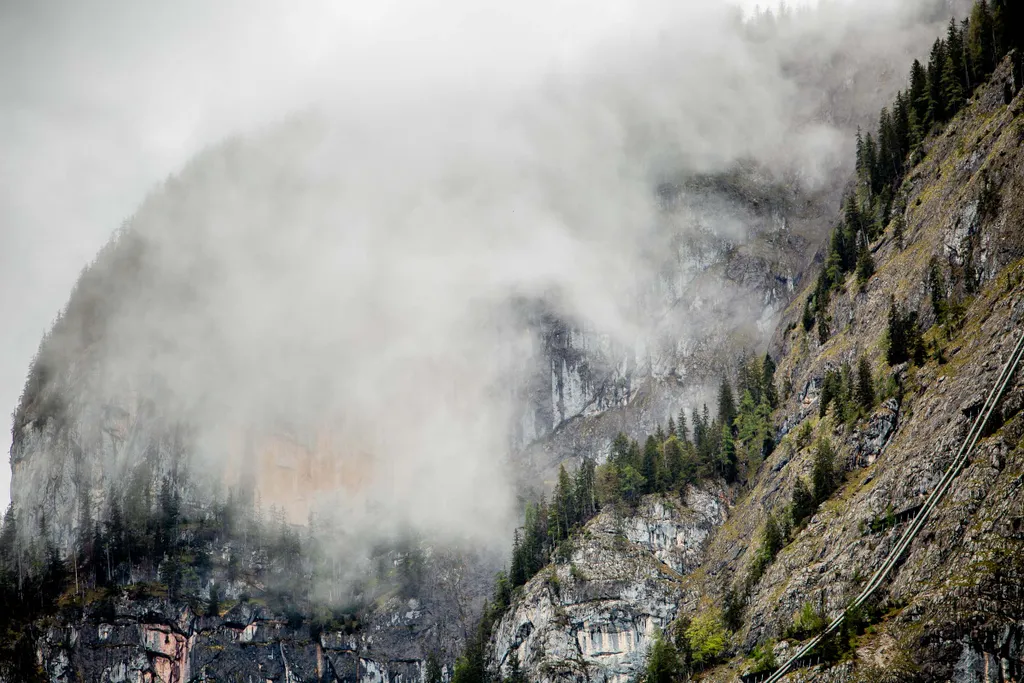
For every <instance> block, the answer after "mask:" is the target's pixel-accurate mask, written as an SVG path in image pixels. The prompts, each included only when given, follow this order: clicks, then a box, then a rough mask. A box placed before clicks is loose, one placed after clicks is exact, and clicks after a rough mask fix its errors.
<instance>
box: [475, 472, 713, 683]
mask: <svg viewBox="0 0 1024 683" xmlns="http://www.w3.org/2000/svg"><path fill="white" fill-rule="evenodd" d="M727 504H728V501H727V499H726V493H725V491H724V490H722V489H711V490H704V489H698V488H690V489H689V490H688V491H687V493H686V495H685V497H684V499H682V500H680V499H679V498H677V497H674V496H664V497H662V496H649V497H647V498H645V499H644V500H643V501H642V503H641V504H640V505H639V506H638V508H637V509H636V510H629V511H616V510H605V511H602V512H601V513H600V514H599V515H598V516H597V517H596V518H595V519H593V520H591V521H590V522H589V523H588V524H587V525H586V527H585V528H584V529H583V531H582V532H581V533H580V534H578V535H577V536H575V537H574V541H573V543H572V548H571V550H570V551H569V552H568V553H567V554H566V555H567V556H566V559H564V560H563V561H559V562H556V563H555V564H553V565H551V566H549V567H547V568H545V569H543V570H542V571H541V572H540V573H539V574H537V575H536V576H535V577H533V578H532V579H531V580H530V581H529V582H528V583H527V584H526V585H525V586H523V587H522V589H521V592H517V594H516V596H515V598H514V600H513V604H512V607H511V608H510V609H509V611H508V612H507V613H506V614H505V616H504V617H503V618H502V619H501V621H500V623H499V624H498V625H497V627H496V628H495V631H494V636H493V638H492V641H491V644H490V652H491V660H492V666H493V668H495V669H502V670H506V671H507V668H508V667H507V664H508V661H509V657H510V656H511V655H512V653H513V652H514V653H515V656H517V657H518V659H519V662H520V665H521V666H522V668H523V670H524V671H525V673H526V677H527V679H528V680H530V681H535V682H537V683H543V682H547V681H609V682H611V683H625V682H626V681H631V680H633V677H634V676H635V674H636V673H637V671H639V670H640V668H641V667H642V666H643V661H644V656H645V654H646V649H647V646H648V644H649V642H650V638H651V636H652V635H653V633H654V632H655V630H657V629H660V628H663V627H665V626H666V625H668V623H669V622H671V621H672V619H674V618H675V615H676V612H677V609H678V601H679V597H680V584H679V581H680V579H681V578H682V575H683V574H684V573H686V572H688V571H690V570H691V569H692V568H694V567H696V566H697V565H698V564H699V563H700V560H701V558H702V554H703V549H704V547H705V544H706V542H707V539H708V537H709V536H710V534H711V533H712V532H713V530H714V529H715V528H716V527H718V526H719V525H721V524H722V523H723V522H724V520H725V515H726V509H727Z"/></svg>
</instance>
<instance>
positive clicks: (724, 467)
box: [718, 423, 736, 484]
mask: <svg viewBox="0 0 1024 683" xmlns="http://www.w3.org/2000/svg"><path fill="white" fill-rule="evenodd" d="M718 461H719V468H720V470H719V471H720V472H721V474H722V478H723V479H725V481H726V482H727V483H730V484H731V483H732V482H734V481H736V443H735V442H734V441H733V436H732V429H731V428H730V427H729V425H727V424H724V423H723V424H722V437H721V450H720V451H719V456H718Z"/></svg>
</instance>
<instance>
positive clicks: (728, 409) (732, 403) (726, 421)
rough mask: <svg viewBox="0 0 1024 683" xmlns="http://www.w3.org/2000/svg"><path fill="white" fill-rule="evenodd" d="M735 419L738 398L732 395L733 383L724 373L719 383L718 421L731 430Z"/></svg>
mask: <svg viewBox="0 0 1024 683" xmlns="http://www.w3.org/2000/svg"><path fill="white" fill-rule="evenodd" d="M735 420H736V400H735V399H734V398H733V396H732V385H730V384H729V378H727V377H726V376H725V375H723V376H722V381H721V383H720V384H719V385H718V421H719V422H721V423H722V424H723V425H725V426H726V427H728V428H730V430H731V428H732V424H733V422H734V421H735Z"/></svg>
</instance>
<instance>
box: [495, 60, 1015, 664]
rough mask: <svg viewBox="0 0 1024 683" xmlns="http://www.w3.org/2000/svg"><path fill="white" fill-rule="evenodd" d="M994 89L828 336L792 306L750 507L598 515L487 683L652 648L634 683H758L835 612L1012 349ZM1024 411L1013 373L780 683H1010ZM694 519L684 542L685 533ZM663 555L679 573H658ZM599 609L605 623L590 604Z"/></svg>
mask: <svg viewBox="0 0 1024 683" xmlns="http://www.w3.org/2000/svg"><path fill="white" fill-rule="evenodd" d="M1012 71H1013V70H1012V68H1011V61H1010V60H1009V59H1008V60H1006V61H1004V62H1003V63H1002V64H1001V65H1000V66H999V68H998V69H996V71H995V73H994V75H993V76H992V78H991V80H990V82H989V83H988V84H987V85H985V86H983V87H982V88H979V89H978V91H977V92H976V93H975V94H974V97H973V98H972V99H971V101H970V102H969V104H967V106H966V107H965V108H964V109H963V111H961V112H960V113H959V114H957V115H956V117H955V118H953V119H952V121H951V122H950V123H949V124H948V125H947V126H946V127H945V128H944V129H943V130H941V131H940V132H939V133H937V134H936V135H933V136H931V137H929V138H927V140H926V141H925V142H924V145H923V147H922V149H921V150H920V152H919V161H918V162H917V163H916V164H915V165H914V166H913V167H912V168H911V169H910V170H909V171H908V172H907V173H906V179H905V180H904V182H903V183H902V185H901V187H900V191H899V194H898V199H897V202H898V206H900V207H905V208H901V209H899V210H897V212H896V213H895V214H894V215H893V217H892V219H891V220H890V221H889V223H888V225H887V226H886V227H885V230H884V231H883V232H881V233H880V234H879V235H878V236H877V238H876V239H874V240H873V241H872V242H871V244H870V250H871V254H872V258H873V261H874V272H873V273H872V274H871V275H870V276H869V277H867V278H866V279H862V281H860V282H858V278H857V276H856V274H855V273H850V274H849V275H847V276H845V277H844V278H842V279H841V281H840V283H839V284H838V287H837V289H836V291H835V293H834V294H832V295H831V296H830V298H829V300H828V303H827V304H825V305H823V306H822V307H821V308H820V309H819V311H818V313H817V315H819V316H823V317H825V318H826V319H827V320H828V323H829V325H828V327H829V332H828V334H827V336H825V337H824V338H822V337H821V336H819V333H818V328H817V326H816V325H815V324H814V322H813V320H812V322H811V324H809V325H807V328H806V329H805V326H804V324H803V322H802V320H803V318H804V316H805V313H804V310H805V304H806V302H807V300H808V299H812V298H813V297H814V296H815V291H816V285H815V283H813V282H807V283H805V286H804V288H803V290H802V291H801V292H800V293H799V295H798V296H797V297H796V298H795V299H794V301H793V302H792V303H791V304H790V306H789V307H788V309H787V311H786V313H785V314H784V316H783V320H782V322H781V323H780V325H779V327H778V328H777V330H776V333H775V336H774V338H773V341H772V345H771V350H770V353H771V355H772V356H774V357H775V358H776V359H777V360H776V364H777V369H776V371H775V377H776V378H778V380H779V383H780V387H782V389H781V393H780V403H779V407H778V408H777V409H776V411H775V413H774V418H773V422H774V424H776V425H779V428H778V431H777V434H776V440H777V444H776V445H775V446H774V450H773V452H772V453H771V455H770V456H769V457H768V458H767V459H766V460H765V461H764V463H763V464H761V465H760V468H759V470H758V472H757V475H756V477H751V479H750V483H749V488H745V489H744V488H740V489H739V490H738V496H737V498H736V500H734V501H728V502H724V503H722V508H721V510H722V512H723V513H724V514H719V515H711V516H708V515H707V514H706V513H704V512H703V511H704V510H705V509H706V508H707V503H702V502H700V501H699V498H694V496H695V495H697V494H698V491H699V489H694V488H692V487H690V488H686V489H684V492H685V495H684V496H683V497H682V498H679V497H678V494H674V493H671V492H670V493H667V494H652V495H650V496H649V497H647V498H644V499H643V502H642V503H640V504H639V505H638V506H637V507H635V508H631V507H626V508H616V507H615V506H612V507H610V508H609V509H608V510H606V511H602V512H601V513H600V515H599V516H598V517H596V518H594V519H593V520H591V521H590V522H588V523H587V525H586V526H585V527H584V528H583V531H582V532H581V533H580V534H578V535H577V537H576V539H577V540H576V541H575V543H574V544H573V546H572V550H571V551H570V552H569V553H566V554H564V555H563V556H562V557H561V559H559V560H556V562H555V563H554V564H553V565H552V566H551V567H550V568H546V569H543V570H542V571H540V572H539V573H538V574H537V575H536V576H535V577H534V578H532V579H531V580H530V581H529V582H528V583H527V584H526V585H525V586H524V588H523V589H522V593H520V594H516V595H514V597H513V598H512V600H511V605H510V607H509V609H508V611H507V612H506V613H505V614H504V615H503V616H502V617H501V619H500V621H499V623H498V625H497V626H496V627H495V628H494V634H493V636H492V639H491V641H490V643H489V648H488V652H489V657H490V660H489V661H490V666H492V667H494V668H496V669H497V668H499V667H503V669H502V670H503V671H505V673H506V675H508V674H509V665H508V663H509V662H510V661H511V660H512V659H513V653H514V659H515V660H516V662H517V665H519V666H521V667H522V669H523V671H525V679H526V680H530V681H554V680H577V681H584V680H587V681H592V680H609V681H628V680H633V678H634V677H635V676H636V675H637V674H638V673H642V672H643V670H644V669H643V668H644V666H645V664H644V660H643V658H642V657H641V656H640V654H639V652H642V651H646V652H647V655H648V657H649V658H650V657H653V656H654V655H653V654H652V653H653V652H655V651H656V650H657V647H655V648H654V649H651V647H652V646H651V643H652V642H656V640H657V638H663V640H664V642H667V643H670V645H669V647H670V648H671V649H672V650H673V653H674V654H673V657H674V658H675V659H676V661H674V663H673V666H674V667H676V668H675V669H673V668H672V667H664V661H665V657H664V650H659V652H661V653H662V655H661V656H662V659H660V660H658V661H659V662H661V666H663V668H662V669H656V668H651V665H650V664H649V662H650V661H651V660H650V659H649V660H648V665H647V666H648V668H647V671H648V672H656V671H659V670H661V671H669V672H672V671H673V670H674V671H675V674H674V675H672V676H671V677H669V678H654V679H651V680H683V679H684V677H685V675H687V674H688V673H691V672H692V675H695V676H696V677H697V678H698V679H699V680H708V681H733V680H736V677H737V676H740V675H744V676H749V679H748V680H760V679H761V678H765V677H766V676H767V674H768V673H769V672H771V670H772V669H773V668H774V667H775V666H776V665H778V664H781V663H782V662H783V661H785V660H786V659H787V658H788V657H789V656H790V654H792V653H793V652H795V651H796V649H797V646H798V645H799V644H800V643H802V642H804V641H807V640H809V639H810V637H811V636H813V635H814V634H815V633H817V632H818V631H819V630H820V629H821V628H823V626H824V625H825V624H828V623H829V622H831V621H832V620H833V619H834V618H836V617H837V616H838V615H840V614H842V613H843V612H844V609H845V608H846V606H847V605H848V604H849V603H850V602H851V601H852V600H853V598H854V597H855V596H856V595H857V594H858V592H859V591H860V590H861V588H862V587H863V586H864V585H865V584H866V582H867V581H868V579H869V577H871V576H872V574H873V573H874V571H875V570H876V569H877V568H879V567H880V566H881V565H882V563H883V561H884V560H885V559H886V556H887V555H888V554H889V553H890V551H892V550H893V548H894V547H895V545H896V543H897V541H898V540H899V539H900V536H901V534H902V532H903V531H904V530H905V529H906V528H907V527H908V526H909V525H910V523H911V522H912V521H913V519H914V516H915V515H916V513H918V511H919V510H920V509H921V507H922V504H923V503H924V502H925V499H926V497H927V495H928V494H929V493H930V492H931V491H932V489H933V488H934V487H935V486H936V484H937V482H939V480H940V478H941V476H942V474H943V472H944V471H945V470H946V469H947V467H949V465H950V464H951V462H953V460H954V456H955V454H956V450H957V447H958V445H959V444H960V442H961V440H962V439H963V437H964V436H965V435H966V434H967V432H968V430H969V427H970V425H971V423H972V421H973V420H974V418H975V417H976V415H977V413H978V411H979V409H980V408H981V406H982V403H983V401H984V398H985V396H986V395H987V394H988V392H989V391H990V390H991V389H992V387H993V385H994V384H995V383H996V379H997V377H998V375H999V373H1000V370H1001V369H1002V367H1003V364H1004V363H1005V362H1006V361H1007V360H1009V358H1010V356H1011V355H1012V354H1011V352H1012V351H1013V349H1014V348H1015V347H1016V345H1017V342H1018V341H1019V340H1020V339H1021V335H1022V334H1024V332H1022V330H1021V321H1022V320H1024V307H1022V304H1021V294H1022V293H1024V289H1022V284H1024V277H1022V272H1021V259H1022V257H1024V241H1022V238H1021V231H1020V227H1021V225H1024V202H1022V198H1024V192H1022V190H1024V187H1022V183H1024V144H1022V143H1024V116H1022V114H1024V99H1022V98H1021V97H1020V95H1019V94H1018V95H1017V96H1016V97H1013V99H1012V100H1011V101H1009V102H1007V100H1008V99H1009V98H1010V96H1011V95H1012V94H1013V93H1014V92H1015V91H1016V92H1018V93H1019V86H1014V85H1013V81H1014V74H1013V73H1012ZM900 231H902V236H901V235H900ZM819 291H820V290H819ZM894 311H895V313H894ZM911 314H913V315H912V316H911ZM901 315H902V316H903V318H902V319H903V320H904V321H906V320H908V319H910V318H911V317H912V318H913V319H914V324H913V327H914V329H915V330H916V334H917V335H919V339H918V341H917V344H918V345H919V348H920V353H919V357H918V358H917V359H916V360H915V359H914V358H913V357H912V358H911V359H910V360H909V361H906V360H902V359H896V361H897V362H893V363H890V362H889V361H890V360H893V359H892V358H891V357H887V356H888V355H889V354H890V353H892V351H890V349H892V348H893V344H894V342H893V336H894V332H893V331H894V329H896V328H897V327H898V322H897V323H894V322H893V321H894V318H895V319H896V320H897V321H898V320H899V319H900V316H901ZM913 355H914V353H913V352H912V353H911V356H913ZM861 365H863V366H864V367H866V368H867V378H866V379H867V386H869V387H871V394H872V395H871V396H870V398H867V399H864V398H862V396H863V393H862V390H861V388H860V387H861V386H862V384H861V380H860V378H859V377H858V370H859V367H860V366H861ZM823 403H824V406H823V405H822V404H823ZM1022 408H1024V379H1022V376H1021V374H1020V372H1019V371H1018V372H1016V373H1015V374H1014V375H1013V376H1012V380H1011V381H1010V382H1009V385H1008V386H1007V388H1006V390H1005V394H1003V396H1002V398H1001V400H1000V401H999V403H998V404H997V405H996V408H995V411H994V413H993V415H992V417H991V418H990V419H989V421H988V422H987V423H986V425H985V429H984V431H983V432H982V438H981V440H980V441H979V442H978V445H977V446H976V448H975V449H974V450H973V451H972V453H971V457H970V460H969V461H968V463H967V465H966V467H964V469H963V470H962V471H961V472H959V473H958V475H957V476H956V478H955V479H954V480H953V483H952V485H951V488H950V489H949V492H948V493H947V495H945V496H944V497H943V498H942V499H941V501H940V502H939V504H938V506H937V507H936V508H935V511H934V513H933V514H932V516H931V517H930V519H929V520H928V521H927V523H926V524H925V525H924V527H923V528H922V531H921V533H919V534H918V535H917V537H916V538H915V539H914V541H913V543H912V544H911V545H910V546H909V548H908V551H907V552H906V554H905V555H904V556H903V557H902V558H901V560H900V562H899V564H898V565H896V569H895V571H894V572H892V573H891V574H890V575H889V576H888V578H887V580H886V581H885V582H884V583H882V585H881V588H880V589H879V590H878V591H876V592H875V593H874V594H873V595H872V597H871V600H870V601H869V602H867V603H866V605H865V607H863V608H861V609H859V610H858V611H857V612H856V613H852V612H851V613H847V619H848V621H849V622H850V625H849V626H848V627H847V628H845V629H843V630H841V631H840V633H839V635H838V636H837V637H834V638H833V639H832V640H830V641H828V642H826V643H824V644H823V645H821V646H820V647H819V649H818V651H817V652H815V653H814V654H813V656H810V657H807V658H805V659H804V660H801V661H800V662H799V665H798V668H797V670H796V671H795V673H792V674H790V676H789V677H787V678H786V679H785V680H816V681H817V680H828V681H833V680H834V681H883V680H885V681H888V680H892V681H917V680H921V681H925V680H929V681H930V680H951V681H957V682H964V683H966V682H968V681H972V682H973V681H986V682H987V681H1009V680H1016V679H1017V677H1018V676H1019V675H1020V672H1021V670H1022V666H1024V656H1022V652H1024V650H1022V634H1024V631H1022V623H1021V616H1022V612H1021V606H1020V603H1019V596H1020V594H1021V589H1022V587H1024V584H1022V583H1021V581H1022V579H1024V573H1021V570H1020V566H1019V565H1020V557H1021V550H1020V548H1019V545H1020V543H1021V535H1020V533H1019V526H1020V524H1019V519H1020V515H1021V511H1020V495H1019V487H1020V484H1021V481H1022V475H1021V472H1022V471H1024V460H1022V457H1021V451H1020V448H1019V442H1020V439H1021V436H1022V433H1024V432H1022V423H1021V409H1022ZM666 447H667V446H666ZM800 482H803V483H802V489H801V484H800ZM800 490H802V491H803V495H802V497H801V494H800V493H799V491H800ZM705 495H706V494H705ZM659 496H667V498H665V499H664V500H665V502H661V499H660V498H659ZM727 499H728V497H727V496H726V497H724V498H723V497H721V495H720V500H723V501H726V500H727ZM665 510H669V511H671V512H669V513H666V512H665ZM702 515H703V516H702ZM694 516H696V517H697V518H698V519H703V522H702V525H698V526H697V527H692V526H688V521H687V520H689V519H692V518H694ZM638 520H639V521H638ZM681 527H688V531H686V532H682V531H677V529H680V528H681ZM637 528H639V529H640V530H641V533H639V534H638V533H636V529H637ZM652 528H653V529H657V530H658V531H653V532H651V533H645V532H644V531H643V530H645V529H652ZM613 529H620V530H622V531H619V532H618V533H619V534H624V535H620V536H618V537H617V538H618V539H619V540H618V541H617V542H610V541H609V540H608V535H609V534H610V533H612V534H614V531H611V530H613ZM612 548H614V550H611V549H612ZM683 551H685V552H688V553H690V557H691V558H692V559H691V562H689V563H684V564H679V563H677V562H672V561H671V560H670V559H668V558H671V557H672V556H673V554H674V553H679V552H683ZM637 562H645V563H648V565H649V567H648V568H646V569H640V568H636V569H634V568H633V566H635V565H631V564H629V563H637ZM609 576H610V577H614V579H613V580H615V581H618V582H619V583H618V584H613V587H612V588H609V587H608V581H609ZM553 582H554V588H553V587H552V584H553ZM655 587H656V588H655ZM603 593H610V594H611V596H615V597H617V598H618V599H619V600H621V601H622V602H624V603H625V604H624V605H619V604H610V605H608V606H605V605H604V603H602V602H601V601H602V600H609V597H611V596H608V597H606V596H605V595H603ZM695 625H699V626H700V628H695ZM659 633H663V634H664V635H663V636H658V635H657V634H659ZM659 642H660V641H659ZM663 647H664V646H663ZM684 672H685V673H684ZM755 672H765V673H764V674H762V675H761V676H760V677H758V676H755V675H754V673H755ZM649 675H655V676H656V675H658V674H656V673H650V674H649Z"/></svg>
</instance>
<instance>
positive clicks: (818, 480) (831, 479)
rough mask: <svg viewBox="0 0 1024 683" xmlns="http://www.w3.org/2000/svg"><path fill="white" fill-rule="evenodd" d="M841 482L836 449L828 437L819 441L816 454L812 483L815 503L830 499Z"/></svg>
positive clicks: (818, 503)
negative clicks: (836, 460)
mask: <svg viewBox="0 0 1024 683" xmlns="http://www.w3.org/2000/svg"><path fill="white" fill-rule="evenodd" d="M838 483H839V477H838V472H837V471H836V467H835V451H834V450H833V449H832V442H831V441H829V440H828V439H826V438H822V439H821V440H819V441H818V448H817V450H816V451H815V454H814V468H813V469H812V471H811V484H812V487H813V497H814V503H815V505H820V504H821V503H822V502H824V501H826V500H828V498H829V496H831V495H832V493H833V491H835V490H836V486H837V485H838Z"/></svg>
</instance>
